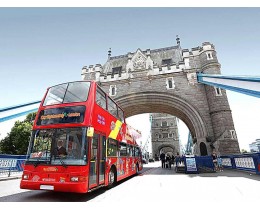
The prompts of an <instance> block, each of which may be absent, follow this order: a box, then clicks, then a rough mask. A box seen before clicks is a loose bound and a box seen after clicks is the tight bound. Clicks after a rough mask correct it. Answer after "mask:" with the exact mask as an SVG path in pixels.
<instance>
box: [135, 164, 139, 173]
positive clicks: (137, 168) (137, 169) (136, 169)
mask: <svg viewBox="0 0 260 210" xmlns="http://www.w3.org/2000/svg"><path fill="white" fill-rule="evenodd" d="M135 171H136V172H135V174H138V172H139V167H138V164H136V165H135Z"/></svg>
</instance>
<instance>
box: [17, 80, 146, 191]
mask: <svg viewBox="0 0 260 210" xmlns="http://www.w3.org/2000/svg"><path fill="white" fill-rule="evenodd" d="M80 82H88V84H90V87H89V92H88V97H87V100H86V101H79V102H72V103H59V104H50V105H44V100H45V99H46V96H47V94H48V91H49V90H50V88H48V90H47V92H46V94H45V96H44V98H43V100H42V102H41V104H40V107H39V109H38V112H37V115H36V118H35V121H34V125H33V134H32V138H31V142H30V145H29V149H28V159H27V160H26V162H25V165H24V171H23V176H22V180H21V183H20V188H21V189H32V190H52V191H61V192H76V193H86V192H89V191H92V190H94V189H97V188H99V187H102V186H112V185H113V184H115V183H116V181H119V180H122V179H124V178H126V177H129V176H132V175H134V174H136V173H137V172H138V171H139V170H142V154H141V150H140V148H139V147H138V144H137V143H136V138H135V134H136V133H138V132H136V131H135V130H133V129H132V128H131V127H130V126H128V125H127V124H126V123H125V119H124V118H121V119H119V117H116V116H114V115H112V114H111V113H110V111H109V108H108V100H111V99H110V97H109V96H108V95H107V94H105V93H104V92H102V94H105V98H106V108H102V107H101V106H100V105H98V104H97V103H96V100H97V99H96V93H97V91H99V92H100V91H102V90H101V88H100V87H99V86H98V85H97V83H96V82H95V81H80ZM74 83H75V84H76V83H79V82H74ZM65 84H66V83H65ZM68 84H72V85H73V83H68ZM54 87H55V86H54ZM97 89H98V90H97ZM81 94H84V93H81ZM73 97H75V96H74V95H73ZM116 106H117V110H118V113H119V109H120V107H119V106H118V105H116ZM74 107H76V108H77V110H84V111H75V110H74V111H72V112H69V111H68V110H70V109H74ZM107 109H108V110H107ZM52 110H54V111H55V112H58V111H59V113H58V114H57V113H56V114H48V113H49V112H51V111H52ZM60 110H65V111H64V112H63V113H61V112H60ZM65 112H66V113H65ZM46 113H47V114H46ZM65 115H66V117H67V119H69V117H70V116H72V118H73V119H76V120H75V121H74V122H73V123H68V122H66V123H63V122H61V121H62V120H64V118H65V117H64V116H65ZM80 115H84V116H80ZM77 117H81V118H80V119H82V121H80V122H76V121H77ZM48 120H49V121H48ZM51 120H53V121H52V123H49V122H50V121H51ZM55 120H57V122H58V123H55ZM45 121H46V122H45ZM43 122H44V123H43ZM53 122H54V123H53ZM74 128H75V129H76V130H73V129H74ZM84 129H85V130H84ZM81 131H82V132H81ZM85 131H86V132H85ZM41 132H42V133H43V134H42V136H41V137H39V136H37V135H39V133H41ZM44 132H45V133H44ZM48 132H49V134H48V135H45V134H46V133H48ZM51 132H53V133H51ZM58 132H63V133H62V134H61V135H60V136H59V137H62V138H63V140H64V141H65V142H67V143H64V146H66V149H68V150H70V148H72V146H71V145H72V143H71V141H69V140H70V138H74V140H75V139H76V140H77V141H78V142H80V139H83V140H82V142H80V143H79V144H78V145H80V144H81V145H84V148H83V146H82V148H80V147H79V146H78V148H77V149H79V150H80V151H81V153H80V154H81V156H80V158H76V159H72V158H71V159H69V158H68V157H67V158H66V157H64V158H63V157H62V158H61V159H59V158H57V159H55V156H54V155H53V154H54V151H55V149H54V147H55V145H56V141H57V139H55V138H54V136H55V135H56V134H55V133H58ZM66 132H67V134H66ZM69 132H70V133H69ZM80 132H81V133H80ZM46 136H47V137H46ZM56 136H58V134H57V135H56ZM37 138H38V139H40V140H43V144H44V143H46V141H45V139H47V140H48V141H49V142H50V143H46V144H48V146H41V147H40V146H39V148H41V149H43V148H45V147H46V148H45V150H46V157H45V159H43V160H42V159H41V158H42V156H41V155H42V154H45V152H40V151H39V150H40V149H39V150H35V148H36V146H35V145H36V142H39V141H40V140H38V139H37ZM67 139H69V140H68V141H67ZM50 148H51V149H50ZM116 148H117V149H116ZM115 150H117V151H115ZM35 151H36V152H35ZM40 153H41V154H40ZM47 153H48V155H47ZM113 154H114V155H113ZM68 156H69V155H68ZM52 157H53V158H52Z"/></svg>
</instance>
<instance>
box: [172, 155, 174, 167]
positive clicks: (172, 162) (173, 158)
mask: <svg viewBox="0 0 260 210" xmlns="http://www.w3.org/2000/svg"><path fill="white" fill-rule="evenodd" d="M174 160H175V157H174V155H172V166H174Z"/></svg>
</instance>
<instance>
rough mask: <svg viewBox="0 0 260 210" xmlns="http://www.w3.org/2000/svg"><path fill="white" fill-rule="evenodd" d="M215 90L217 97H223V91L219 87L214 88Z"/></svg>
mask: <svg viewBox="0 0 260 210" xmlns="http://www.w3.org/2000/svg"><path fill="white" fill-rule="evenodd" d="M214 88H215V92H216V96H222V92H221V89H220V88H218V87H214Z"/></svg>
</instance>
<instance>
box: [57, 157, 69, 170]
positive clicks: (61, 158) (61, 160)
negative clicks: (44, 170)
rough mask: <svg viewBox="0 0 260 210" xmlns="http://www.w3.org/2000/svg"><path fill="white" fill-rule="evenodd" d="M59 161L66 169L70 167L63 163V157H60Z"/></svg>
mask: <svg viewBox="0 0 260 210" xmlns="http://www.w3.org/2000/svg"><path fill="white" fill-rule="evenodd" d="M59 160H60V162H61V164H62V166H63V167H64V168H67V167H68V166H67V165H66V163H65V162H64V161H63V157H60V158H59Z"/></svg>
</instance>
